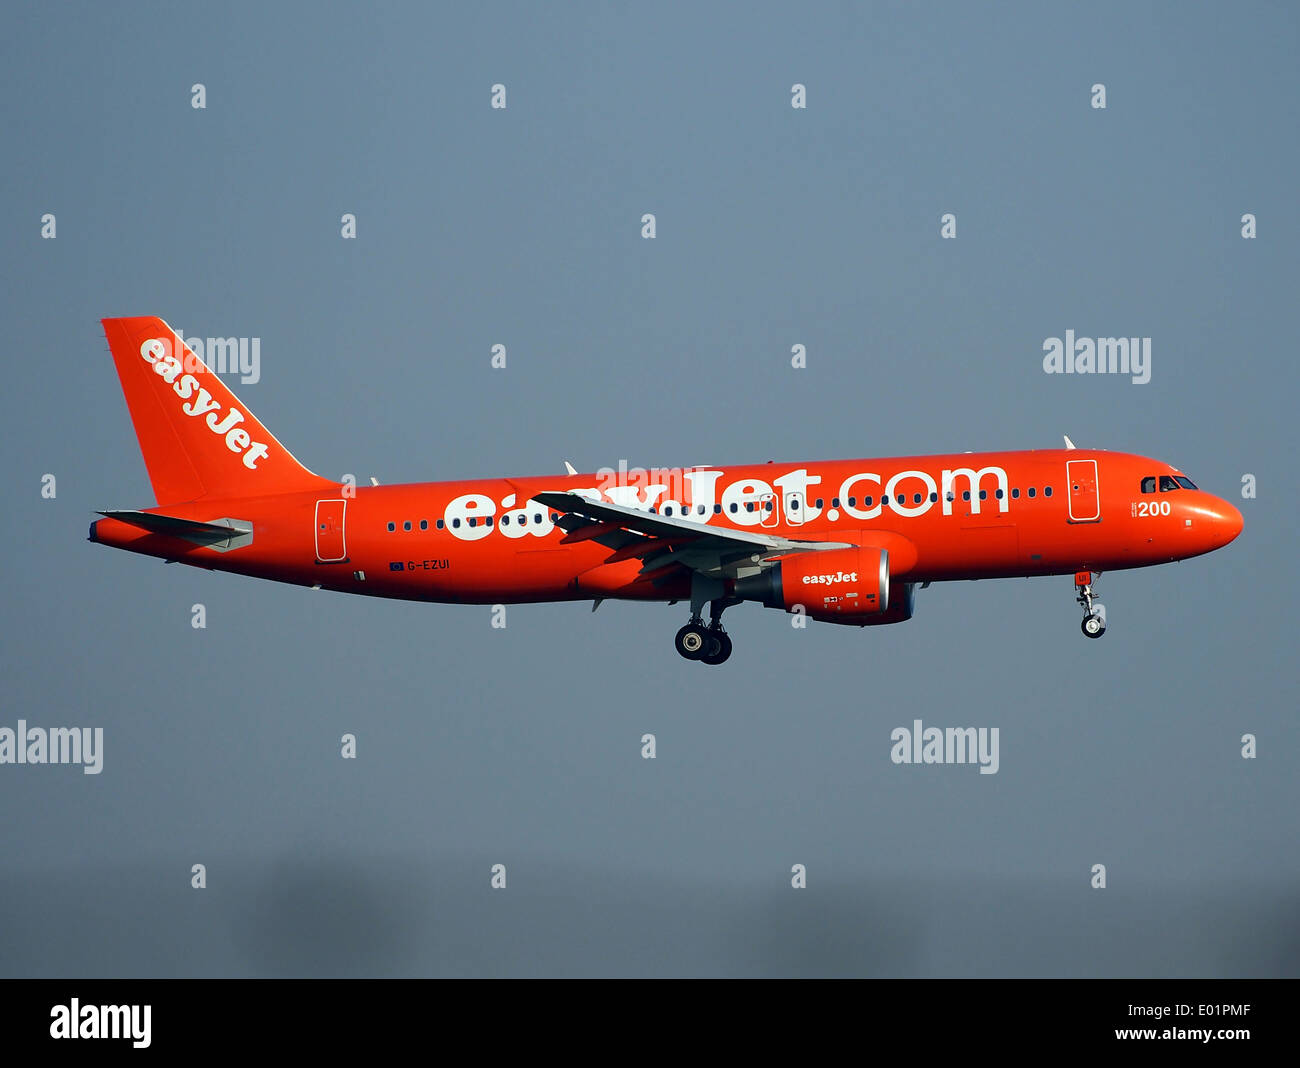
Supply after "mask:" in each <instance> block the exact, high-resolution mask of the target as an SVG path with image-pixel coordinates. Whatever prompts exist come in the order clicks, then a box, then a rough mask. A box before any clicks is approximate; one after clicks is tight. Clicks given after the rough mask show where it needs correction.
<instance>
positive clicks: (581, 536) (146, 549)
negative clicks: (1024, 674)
mask: <svg viewBox="0 0 1300 1068" xmlns="http://www.w3.org/2000/svg"><path fill="white" fill-rule="evenodd" d="M102 323H103V328H104V333H105V336H106V337H107V339H108V344H109V348H110V350H111V352H112V355H113V360H114V363H115V364H116V367H117V373H118V377H119V378H120V380H121V384H122V390H123V393H124V395H125V397H126V403H127V408H128V410H129V412H130V415H131V420H132V423H133V424H134V427H135V432H136V436H137V438H138V440H139V443H140V449H141V452H142V453H143V455H144V462H145V466H146V468H147V469H148V474H149V479H150V482H151V484H152V486H153V491H154V494H155V496H156V497H157V499H158V504H157V505H156V506H154V507H146V508H140V509H116V510H105V511H100V512H98V513H97V514H98V515H100V516H102V517H103V518H101V519H98V520H96V521H95V522H93V523H91V525H90V537H89V540H90V541H92V542H97V543H98V544H101V545H110V546H113V547H114V548H118V549H125V550H127V551H128V552H134V553H142V554H144V555H147V556H155V557H161V558H162V559H164V560H167V561H168V562H180V563H184V564H189V565H191V566H194V567H202V568H207V569H209V570H216V571H230V572H233V573H235V574H240V575H249V576H252V577H254V578H263V579H270V580H272V581H276V582H288V583H294V584H297V585H302V586H309V587H311V588H313V589H325V590H334V591H337V592H342V593H355V594H362V595H367V596H372V597H390V598H400V599H403V600H415V601H430V602H440V603H452V604H522V603H536V602H543V601H573V600H590V601H592V611H595V610H596V608H598V607H599V605H600V603H601V602H602V601H603V600H606V599H609V598H615V599H623V600H636V601H660V602H667V603H669V604H675V603H677V602H679V601H683V602H688V603H689V605H690V618H689V619H688V620H687V622H686V624H685V625H684V626H683V627H682V628H681V629H680V630H679V631H678V632H677V634H676V638H675V646H676V649H677V652H678V653H679V654H681V656H683V657H684V658H685V659H687V660H693V661H700V662H702V663H705V664H721V663H723V662H724V661H726V660H727V658H728V657H729V656H730V655H731V652H732V641H731V637H730V636H729V634H728V633H727V631H726V630H724V629H723V627H722V613H723V611H724V610H725V609H727V608H729V607H732V606H734V605H738V604H741V603H743V602H746V601H752V602H755V603H757V604H760V605H764V606H766V607H768V608H776V609H780V610H782V611H784V612H787V613H797V614H803V615H804V616H805V617H806V618H807V619H813V620H818V621H823V622H827V623H836V624H846V625H852V626H859V627H868V626H878V625H883V624H889V623H900V622H903V621H905V620H907V619H910V618H911V617H912V614H913V610H914V606H915V595H916V591H917V590H918V589H924V588H926V587H927V586H929V585H930V584H931V583H933V582H946V581H954V580H962V579H994V578H1018V577H1031V576H1049V575H1072V576H1073V577H1074V586H1075V600H1076V601H1077V602H1078V604H1079V605H1080V606H1082V608H1083V620H1082V623H1081V629H1082V631H1083V633H1084V634H1085V635H1087V636H1088V637H1089V638H1100V637H1101V636H1102V635H1103V634H1104V633H1105V631H1106V614H1105V608H1104V606H1103V605H1102V604H1101V603H1100V602H1097V601H1096V600H1095V596H1096V595H1095V592H1094V590H1093V586H1092V583H1093V578H1094V576H1096V575H1099V574H1100V573H1102V572H1104V571H1117V570H1125V569H1128V568H1137V567H1148V566H1152V565H1155V564H1163V563H1168V562H1170V561H1174V560H1185V559H1188V558H1189V557H1193V556H1200V555H1202V554H1204V553H1209V552H1212V551H1214V550H1215V549H1218V548H1221V547H1222V546H1224V545H1226V544H1228V543H1229V542H1230V541H1232V540H1233V539H1234V538H1236V537H1237V535H1238V534H1240V533H1241V530H1242V516H1241V513H1240V512H1239V511H1238V510H1237V509H1236V508H1234V507H1233V506H1232V505H1231V504H1230V503H1228V502H1227V501H1225V500H1222V499H1220V498H1219V497H1215V496H1213V495H1212V494H1210V493H1207V492H1205V491H1204V490H1202V489H1199V488H1198V487H1197V486H1196V485H1195V484H1194V483H1193V482H1192V481H1191V479H1189V478H1188V477H1187V476H1186V475H1184V474H1183V473H1182V472H1181V471H1180V470H1178V469H1177V468H1175V467H1171V466H1170V465H1169V464H1167V463H1163V462H1161V461H1159V460H1153V459H1150V458H1148V457H1145V456H1137V455H1132V454H1129V453H1121V452H1108V451H1104V450H1099V449H1079V448H1075V446H1074V445H1073V443H1072V442H1071V441H1070V439H1069V438H1068V437H1066V438H1065V445H1066V447H1065V448H1064V449H1030V450H1023V451H1014V452H982V453H971V452H963V453H955V454H942V455H934V456H902V457H890V458H880V459H856V460H826V461H820V462H808V463H798V464H795V463H783V464H777V463H773V462H771V461H769V462H767V463H763V464H748V465H744V466H732V467H725V468H724V467H716V466H706V467H693V468H665V469H659V468H655V469H651V470H648V471H646V470H643V469H639V468H633V469H630V470H629V469H627V468H626V465H620V468H619V470H618V471H614V470H613V469H608V468H606V469H602V470H601V471H598V472H596V473H589V474H579V473H578V472H576V471H575V470H574V468H573V466H572V465H571V464H569V463H568V462H567V461H565V474H564V475H562V476H559V475H545V476H535V477H527V478H494V479H475V480H469V481H458V482H423V483H414V484H409V485H393V486H388V485H383V486H381V485H379V484H378V483H377V482H376V481H375V480H374V479H371V482H372V483H373V484H372V485H370V486H357V485H355V482H354V481H353V480H350V479H349V480H345V481H343V482H332V481H330V480H328V479H325V478H322V477H321V476H319V475H316V474H313V473H312V472H311V471H309V470H307V468H305V467H303V466H302V464H300V463H299V462H298V461H297V460H296V459H295V458H294V457H293V455H292V454H291V453H290V452H289V450H288V449H286V448H285V447H284V446H283V445H281V444H280V442H279V441H277V440H276V438H275V437H274V436H273V435H272V434H271V433H270V431H268V430H267V429H266V427H265V426H264V425H263V424H262V423H260V422H259V421H258V420H257V418H256V417H255V416H254V415H253V413H252V412H251V411H250V410H249V408H248V407H247V405H244V404H242V403H241V402H240V401H239V400H238V399H237V398H236V397H235V396H234V394H233V393H232V392H231V391H230V390H229V389H228V388H227V387H226V385H225V383H224V382H223V381H222V380H221V378H220V377H219V376H218V375H217V374H215V373H214V372H213V371H212V370H210V369H209V368H208V367H207V366H206V365H205V364H204V363H203V361H202V360H201V359H199V358H198V357H197V356H196V355H195V354H194V352H193V351H191V350H190V349H189V348H188V347H187V346H186V344H185V341H184V339H183V338H181V337H180V336H178V335H177V334H176V333H175V332H174V331H173V330H172V329H171V327H169V326H168V325H167V323H165V322H164V321H163V320H162V319H159V318H155V317H137V318H120V319H104V320H102ZM706 605H707V606H708V608H709V620H708V622H705V619H704V614H703V613H704V608H705V606H706Z"/></svg>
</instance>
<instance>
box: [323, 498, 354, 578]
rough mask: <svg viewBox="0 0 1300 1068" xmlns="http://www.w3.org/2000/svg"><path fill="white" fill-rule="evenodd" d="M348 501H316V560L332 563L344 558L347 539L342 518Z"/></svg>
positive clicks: (346, 554)
mask: <svg viewBox="0 0 1300 1068" xmlns="http://www.w3.org/2000/svg"><path fill="white" fill-rule="evenodd" d="M347 509H348V502H347V501H343V500H335V501H317V502H316V562H317V563H318V564H333V563H338V562H339V561H340V560H346V559H347V556H348V547H347V540H346V538H345V537H344V533H343V520H344V518H345V516H346V515H347Z"/></svg>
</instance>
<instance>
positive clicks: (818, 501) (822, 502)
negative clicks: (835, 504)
mask: <svg viewBox="0 0 1300 1068" xmlns="http://www.w3.org/2000/svg"><path fill="white" fill-rule="evenodd" d="M824 503H825V502H824V501H823V500H822V499H821V498H820V497H818V498H817V507H818V508H820V507H821V506H822V505H823V504H824Z"/></svg>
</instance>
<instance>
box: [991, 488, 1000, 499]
mask: <svg viewBox="0 0 1300 1068" xmlns="http://www.w3.org/2000/svg"><path fill="white" fill-rule="evenodd" d="M993 496H994V497H996V498H997V499H998V500H1002V490H1001V489H1000V488H999V489H996V490H994V491H993Z"/></svg>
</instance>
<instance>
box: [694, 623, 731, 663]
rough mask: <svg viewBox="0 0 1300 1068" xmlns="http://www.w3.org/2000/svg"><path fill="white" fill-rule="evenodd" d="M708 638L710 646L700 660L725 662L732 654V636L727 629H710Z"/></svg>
mask: <svg viewBox="0 0 1300 1068" xmlns="http://www.w3.org/2000/svg"><path fill="white" fill-rule="evenodd" d="M708 639H709V640H708V648H706V649H705V650H704V655H703V656H701V657H700V660H701V661H703V662H704V663H706V664H721V663H724V662H725V661H726V659H727V657H729V656H730V655H731V637H730V636H729V635H728V634H727V632H726V631H725V630H712V629H710V630H709V632H708Z"/></svg>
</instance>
